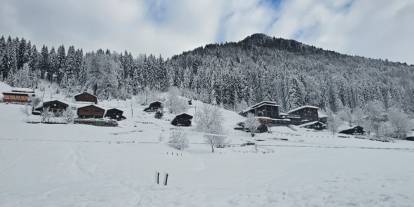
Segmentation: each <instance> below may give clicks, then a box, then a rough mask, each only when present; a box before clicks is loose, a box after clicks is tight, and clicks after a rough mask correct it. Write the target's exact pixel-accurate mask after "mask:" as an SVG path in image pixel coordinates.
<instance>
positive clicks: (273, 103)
mask: <svg viewBox="0 0 414 207" xmlns="http://www.w3.org/2000/svg"><path fill="white" fill-rule="evenodd" d="M263 105H269V106H279V105H277V104H276V102H273V101H262V102H259V103H257V104H255V105H253V106H251V107H250V108H252V109H254V108H258V107H260V106H263Z"/></svg>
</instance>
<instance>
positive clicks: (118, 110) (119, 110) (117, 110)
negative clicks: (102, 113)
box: [106, 108, 124, 113]
mask: <svg viewBox="0 0 414 207" xmlns="http://www.w3.org/2000/svg"><path fill="white" fill-rule="evenodd" d="M108 111H116V112H121V113H123V112H124V111H122V110H121V109H117V108H111V109H107V110H106V112H108Z"/></svg>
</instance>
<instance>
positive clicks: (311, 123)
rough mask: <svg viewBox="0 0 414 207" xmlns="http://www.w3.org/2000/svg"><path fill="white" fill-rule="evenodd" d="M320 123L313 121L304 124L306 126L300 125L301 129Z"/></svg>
mask: <svg viewBox="0 0 414 207" xmlns="http://www.w3.org/2000/svg"><path fill="white" fill-rule="evenodd" d="M318 122H320V121H312V122H308V123H304V124H301V125H299V127H305V126H310V125H313V124H316V123H318Z"/></svg>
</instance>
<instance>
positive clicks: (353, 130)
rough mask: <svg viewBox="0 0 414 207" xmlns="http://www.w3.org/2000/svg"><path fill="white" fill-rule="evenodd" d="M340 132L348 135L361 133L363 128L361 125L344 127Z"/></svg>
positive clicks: (363, 132)
mask: <svg viewBox="0 0 414 207" xmlns="http://www.w3.org/2000/svg"><path fill="white" fill-rule="evenodd" d="M339 133H341V134H348V135H363V134H365V131H364V128H363V127H361V126H356V127H352V128H350V129H345V130H342V131H340V132H339Z"/></svg>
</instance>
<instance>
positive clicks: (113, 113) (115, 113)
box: [105, 108, 126, 121]
mask: <svg viewBox="0 0 414 207" xmlns="http://www.w3.org/2000/svg"><path fill="white" fill-rule="evenodd" d="M123 113H124V112H123V111H122V110H119V109H116V108H113V109H108V110H106V113H105V117H108V118H110V119H115V120H117V121H121V120H124V119H126V117H125V116H123V115H122V114H123Z"/></svg>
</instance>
